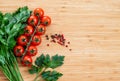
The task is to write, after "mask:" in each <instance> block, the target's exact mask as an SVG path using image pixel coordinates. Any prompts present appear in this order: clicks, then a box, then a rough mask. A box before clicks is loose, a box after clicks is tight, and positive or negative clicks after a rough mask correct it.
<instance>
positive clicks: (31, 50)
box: [27, 46, 37, 56]
mask: <svg viewBox="0 0 120 81" xmlns="http://www.w3.org/2000/svg"><path fill="white" fill-rule="evenodd" d="M27 54H28V55H30V56H35V55H36V54H37V48H36V46H29V47H28V51H27Z"/></svg>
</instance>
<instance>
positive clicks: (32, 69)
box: [29, 65, 38, 74]
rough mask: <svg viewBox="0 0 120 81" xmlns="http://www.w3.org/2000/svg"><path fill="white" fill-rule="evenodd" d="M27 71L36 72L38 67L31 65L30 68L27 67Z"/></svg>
mask: <svg viewBox="0 0 120 81" xmlns="http://www.w3.org/2000/svg"><path fill="white" fill-rule="evenodd" d="M29 73H30V74H34V73H38V67H36V66H34V65H33V66H32V67H31V69H29Z"/></svg>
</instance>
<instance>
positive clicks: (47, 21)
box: [41, 16, 51, 26]
mask: <svg viewBox="0 0 120 81" xmlns="http://www.w3.org/2000/svg"><path fill="white" fill-rule="evenodd" d="M41 23H42V24H43V25H44V26H48V25H50V24H51V18H50V17H49V16H43V18H42V19H41Z"/></svg>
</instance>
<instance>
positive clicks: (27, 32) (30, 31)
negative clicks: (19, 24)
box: [24, 25, 34, 36]
mask: <svg viewBox="0 0 120 81" xmlns="http://www.w3.org/2000/svg"><path fill="white" fill-rule="evenodd" d="M33 31H34V29H33V27H32V26H30V25H28V26H26V27H25V32H24V34H25V35H26V36H30V35H32V34H33Z"/></svg>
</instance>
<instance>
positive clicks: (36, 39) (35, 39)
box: [32, 35, 41, 46]
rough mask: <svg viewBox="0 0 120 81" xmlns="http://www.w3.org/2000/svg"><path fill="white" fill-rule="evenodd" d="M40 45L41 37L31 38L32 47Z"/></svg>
mask: <svg viewBox="0 0 120 81" xmlns="http://www.w3.org/2000/svg"><path fill="white" fill-rule="evenodd" d="M40 43H41V37H40V36H39V35H34V36H33V38H32V45H34V46H37V45H39V44H40Z"/></svg>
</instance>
